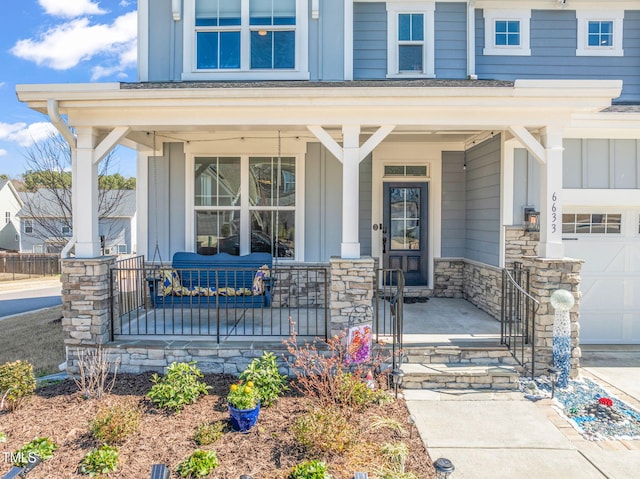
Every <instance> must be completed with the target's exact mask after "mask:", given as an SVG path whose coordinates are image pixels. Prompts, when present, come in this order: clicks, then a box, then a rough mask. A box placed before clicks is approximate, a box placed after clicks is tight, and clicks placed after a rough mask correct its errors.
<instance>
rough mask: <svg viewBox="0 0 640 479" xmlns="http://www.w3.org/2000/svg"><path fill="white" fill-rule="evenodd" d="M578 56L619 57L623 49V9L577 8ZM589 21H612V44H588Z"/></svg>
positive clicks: (622, 53) (622, 54)
mask: <svg viewBox="0 0 640 479" xmlns="http://www.w3.org/2000/svg"><path fill="white" fill-rule="evenodd" d="M576 20H577V22H578V25H577V26H578V48H577V49H576V56H579V57H621V56H624V49H623V45H622V43H623V38H624V35H623V25H624V10H577V11H576ZM589 22H613V45H611V46H608V45H607V46H604V47H601V46H598V47H595V46H589Z"/></svg>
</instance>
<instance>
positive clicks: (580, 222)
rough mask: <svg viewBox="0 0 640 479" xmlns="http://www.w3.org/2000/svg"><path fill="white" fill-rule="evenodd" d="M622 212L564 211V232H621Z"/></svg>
mask: <svg viewBox="0 0 640 479" xmlns="http://www.w3.org/2000/svg"><path fill="white" fill-rule="evenodd" d="M621 225H622V214H620V213H564V214H563V215H562V232H563V233H569V234H620V232H621Z"/></svg>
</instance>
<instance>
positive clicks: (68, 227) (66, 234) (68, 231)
mask: <svg viewBox="0 0 640 479" xmlns="http://www.w3.org/2000/svg"><path fill="white" fill-rule="evenodd" d="M65 230H66V231H65ZM60 233H61V234H62V236H64V237H65V238H66V237H67V236H71V226H67V225H62V226H60Z"/></svg>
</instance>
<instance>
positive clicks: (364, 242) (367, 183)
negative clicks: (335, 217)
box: [358, 155, 373, 256]
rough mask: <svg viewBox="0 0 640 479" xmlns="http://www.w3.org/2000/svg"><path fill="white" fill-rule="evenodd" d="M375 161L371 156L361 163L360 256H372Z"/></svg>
mask: <svg viewBox="0 0 640 479" xmlns="http://www.w3.org/2000/svg"><path fill="white" fill-rule="evenodd" d="M372 177H373V161H372V159H371V155H369V156H367V157H366V158H365V159H364V160H362V161H361V162H360V189H359V195H360V206H359V208H360V209H359V214H358V217H359V223H360V229H359V232H358V237H359V238H360V254H361V255H362V256H371V241H372V239H371V237H372V230H373V217H372V212H373V206H372V204H371V203H372V196H373V184H372V182H373V180H372Z"/></svg>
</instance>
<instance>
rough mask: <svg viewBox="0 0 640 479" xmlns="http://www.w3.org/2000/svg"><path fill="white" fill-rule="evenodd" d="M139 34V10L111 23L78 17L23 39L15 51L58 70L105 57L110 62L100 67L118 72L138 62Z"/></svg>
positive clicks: (27, 58)
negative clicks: (35, 36) (35, 35)
mask: <svg viewBox="0 0 640 479" xmlns="http://www.w3.org/2000/svg"><path fill="white" fill-rule="evenodd" d="M136 37H137V15H136V12H129V13H126V14H124V15H122V16H120V17H118V18H116V19H115V20H114V22H113V23H112V24H110V25H109V24H91V23H90V22H89V19H87V18H78V19H75V20H71V21H69V22H66V23H62V24H60V25H57V26H56V27H54V28H51V29H49V30H47V31H46V32H44V33H43V34H42V35H41V36H40V37H39V38H37V39H34V38H29V39H24V40H19V41H18V42H17V43H16V44H15V45H14V46H13V48H12V49H11V53H13V54H14V55H15V56H17V57H20V58H23V59H25V60H30V61H32V62H34V63H36V64H37V65H44V66H47V67H49V68H53V69H54V70H68V69H70V68H73V67H75V66H77V65H78V64H79V63H80V62H82V61H88V60H96V58H95V57H101V56H105V57H106V60H105V62H106V63H107V64H106V65H101V66H100V68H102V69H104V70H109V71H110V72H118V71H122V70H124V69H126V68H128V67H131V66H134V65H135V48H136V47H135V45H136ZM132 52H133V53H132ZM101 71H102V70H101ZM95 76H96V73H95V72H94V77H95ZM101 76H104V75H100V76H98V78H100V77H101Z"/></svg>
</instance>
